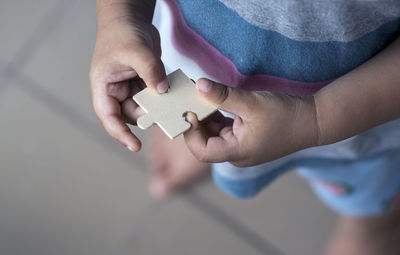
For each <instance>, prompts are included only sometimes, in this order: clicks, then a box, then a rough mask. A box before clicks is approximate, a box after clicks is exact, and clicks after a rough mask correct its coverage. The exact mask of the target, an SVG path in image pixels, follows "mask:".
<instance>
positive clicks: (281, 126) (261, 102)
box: [184, 79, 319, 167]
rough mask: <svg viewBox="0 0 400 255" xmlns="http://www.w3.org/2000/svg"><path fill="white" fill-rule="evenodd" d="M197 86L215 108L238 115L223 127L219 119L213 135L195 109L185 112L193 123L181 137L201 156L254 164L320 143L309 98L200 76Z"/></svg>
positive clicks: (235, 163)
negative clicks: (239, 86) (244, 87)
mask: <svg viewBox="0 0 400 255" xmlns="http://www.w3.org/2000/svg"><path fill="white" fill-rule="evenodd" d="M196 86H197V89H198V91H199V93H200V94H201V95H202V96H203V97H205V98H206V99H207V100H208V101H210V102H212V103H214V104H216V105H217V107H218V108H219V109H221V110H223V111H226V112H230V113H233V114H235V115H236V117H235V120H234V122H233V125H232V126H228V127H223V126H222V125H223V123H222V122H221V124H220V125H221V126H220V129H221V130H220V131H219V132H218V134H217V135H211V134H210V133H209V132H208V129H207V126H205V123H203V122H198V121H197V118H196V117H195V115H194V114H192V113H189V114H188V115H187V118H186V119H187V121H188V122H190V123H191V124H192V127H191V129H190V130H189V131H187V132H186V133H185V135H184V136H185V141H186V144H187V146H188V147H189V149H190V150H191V151H192V153H193V154H194V155H195V156H196V158H197V159H199V160H200V161H204V162H224V161H229V162H230V163H232V164H233V165H235V166H239V167H244V166H252V165H257V164H261V163H265V162H268V161H271V160H274V159H277V158H280V157H283V156H285V155H287V154H290V153H292V152H295V151H298V150H301V149H304V148H307V147H311V146H316V145H318V137H319V135H318V133H319V132H318V123H317V118H316V111H315V105H314V100H313V98H308V99H301V98H297V97H291V96H288V95H284V94H280V93H272V92H252V91H244V90H240V89H234V88H230V87H227V86H225V85H221V84H217V83H215V82H212V81H210V80H207V79H200V80H199V81H197V83H196ZM214 125H215V123H214Z"/></svg>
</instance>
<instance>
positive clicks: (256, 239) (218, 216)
mask: <svg viewBox="0 0 400 255" xmlns="http://www.w3.org/2000/svg"><path fill="white" fill-rule="evenodd" d="M186 196H187V197H188V199H187V200H188V202H189V203H190V204H192V206H193V207H196V208H198V209H199V210H201V211H202V212H203V213H206V214H207V215H208V216H210V217H212V218H213V219H214V220H215V221H217V222H219V223H221V224H222V225H223V226H225V227H226V228H227V229H228V230H229V231H230V232H231V233H232V234H234V235H235V236H237V237H238V238H239V239H241V240H242V241H244V242H246V243H247V244H249V245H250V246H251V247H252V248H253V249H255V250H257V251H258V252H260V253H261V254H268V255H284V253H283V252H282V251H280V250H279V249H278V248H276V247H275V246H274V245H273V244H271V243H270V242H269V241H268V240H266V239H265V238H263V237H261V236H260V235H259V234H258V233H256V232H255V231H253V230H252V229H250V228H249V227H247V226H245V225H244V224H242V223H241V222H240V220H238V219H235V218H234V217H233V216H232V215H230V214H229V213H227V212H226V211H224V210H223V209H221V208H220V207H218V206H217V205H215V204H213V203H212V202H211V201H209V200H208V199H206V198H204V197H202V196H201V195H200V194H199V193H197V192H194V190H188V194H187V195H186Z"/></svg>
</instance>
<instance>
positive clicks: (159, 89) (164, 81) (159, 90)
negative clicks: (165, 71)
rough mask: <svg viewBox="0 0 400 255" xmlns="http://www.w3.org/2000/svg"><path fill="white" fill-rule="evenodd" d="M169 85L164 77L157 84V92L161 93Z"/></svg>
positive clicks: (165, 90)
mask: <svg viewBox="0 0 400 255" xmlns="http://www.w3.org/2000/svg"><path fill="white" fill-rule="evenodd" d="M168 88H169V85H168V80H167V79H165V80H163V81H162V82H160V83H159V84H158V85H157V90H158V93H160V94H163V93H165V92H167V91H168Z"/></svg>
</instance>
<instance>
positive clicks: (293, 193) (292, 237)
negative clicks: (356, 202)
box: [198, 173, 336, 255]
mask: <svg viewBox="0 0 400 255" xmlns="http://www.w3.org/2000/svg"><path fill="white" fill-rule="evenodd" d="M198 192H199V194H201V195H203V196H204V197H206V198H208V199H209V200H211V201H212V202H213V203H214V204H217V205H219V206H220V207H221V208H223V209H224V210H226V211H228V212H230V213H231V214H232V215H233V216H234V217H235V218H236V219H240V220H241V222H242V223H243V224H245V225H246V226H247V227H250V228H251V229H253V230H254V231H256V232H257V233H259V234H260V235H261V236H262V237H264V238H265V239H267V240H269V241H270V242H271V243H272V244H274V245H276V246H277V247H278V248H279V249H280V250H282V251H283V252H284V253H285V254H288V255H311V254H321V251H322V250H323V247H324V245H325V242H326V240H327V239H328V237H329V235H330V231H331V230H332V228H333V225H334V222H335V219H336V216H335V215H334V213H333V212H331V211H330V210H329V209H328V208H326V207H325V206H324V205H323V204H322V203H321V202H320V201H319V200H318V199H317V198H316V197H315V196H314V194H313V193H312V192H311V191H310V189H309V187H308V185H307V184H306V183H305V181H303V180H302V179H300V177H298V176H297V175H296V174H295V173H289V174H287V175H285V176H283V177H281V178H279V179H278V180H277V181H275V182H274V183H272V185H270V186H269V187H268V188H267V189H265V190H264V191H262V192H261V194H259V195H258V196H256V197H255V198H253V199H249V200H238V199H234V198H231V197H229V196H228V195H226V194H225V193H223V192H222V191H220V190H219V189H218V188H217V187H215V185H214V184H213V183H208V184H206V185H204V186H202V187H200V188H199V190H198Z"/></svg>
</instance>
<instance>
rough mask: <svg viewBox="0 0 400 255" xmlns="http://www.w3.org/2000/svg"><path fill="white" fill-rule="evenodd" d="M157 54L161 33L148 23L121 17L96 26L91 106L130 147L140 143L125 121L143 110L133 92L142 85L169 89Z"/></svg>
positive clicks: (133, 120)
mask: <svg viewBox="0 0 400 255" xmlns="http://www.w3.org/2000/svg"><path fill="white" fill-rule="evenodd" d="M160 56H161V48H160V37H159V34H158V31H157V29H156V28H155V27H154V26H153V25H151V24H146V23H145V22H143V23H140V22H133V21H132V20H129V19H128V18H124V17H122V18H116V19H113V20H111V21H110V22H108V23H106V24H105V25H104V24H103V26H98V31H97V38H96V44H95V48H94V53H93V58H92V63H91V68H90V83H91V92H92V99H93V106H94V110H95V112H96V115H97V116H98V118H99V120H100V122H101V123H102V125H103V127H104V128H105V129H106V130H107V132H108V133H109V134H110V135H111V136H112V137H113V138H115V139H116V140H118V141H119V142H120V143H121V144H123V145H124V146H126V147H127V148H128V149H130V150H132V151H138V150H140V148H141V143H140V141H139V139H138V138H137V137H136V136H135V135H134V134H133V133H132V132H131V130H130V129H129V127H128V126H127V124H126V123H130V124H136V119H137V118H138V116H139V115H141V114H142V111H141V109H140V108H139V107H138V105H137V104H136V103H135V102H134V101H133V99H132V96H133V95H134V94H136V93H137V92H138V91H140V90H141V89H143V88H144V87H145V85H147V86H148V87H151V88H153V89H155V90H157V91H158V92H160V93H164V92H166V91H167V90H168V81H167V79H166V75H165V70H164V66H163V63H162V62H161V60H160Z"/></svg>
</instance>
